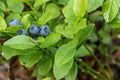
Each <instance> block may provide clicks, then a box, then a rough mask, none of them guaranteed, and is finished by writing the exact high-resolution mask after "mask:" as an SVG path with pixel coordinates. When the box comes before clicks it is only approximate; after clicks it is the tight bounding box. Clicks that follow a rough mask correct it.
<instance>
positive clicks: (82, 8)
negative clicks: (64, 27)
mask: <svg viewBox="0 0 120 80" xmlns="http://www.w3.org/2000/svg"><path fill="white" fill-rule="evenodd" d="M86 10H87V0H74V4H73V11H74V14H75V16H76V17H77V18H82V17H83V16H84V15H85V13H86Z"/></svg>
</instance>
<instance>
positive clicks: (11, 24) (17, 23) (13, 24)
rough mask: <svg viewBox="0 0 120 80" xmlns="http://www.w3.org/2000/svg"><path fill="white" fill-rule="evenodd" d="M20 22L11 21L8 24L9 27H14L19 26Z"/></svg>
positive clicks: (16, 20)
mask: <svg viewBox="0 0 120 80" xmlns="http://www.w3.org/2000/svg"><path fill="white" fill-rule="evenodd" d="M20 24H21V23H20V21H19V20H18V19H12V20H11V21H10V22H9V26H16V25H20Z"/></svg>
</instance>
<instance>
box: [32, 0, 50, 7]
mask: <svg viewBox="0 0 120 80" xmlns="http://www.w3.org/2000/svg"><path fill="white" fill-rule="evenodd" d="M48 1H49V0H35V4H34V7H35V8H37V7H38V6H40V5H42V4H43V3H46V2H48Z"/></svg>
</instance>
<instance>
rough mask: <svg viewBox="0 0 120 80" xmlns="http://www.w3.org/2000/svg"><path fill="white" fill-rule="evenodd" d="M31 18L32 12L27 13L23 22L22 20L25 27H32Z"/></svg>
mask: <svg viewBox="0 0 120 80" xmlns="http://www.w3.org/2000/svg"><path fill="white" fill-rule="evenodd" d="M30 18H32V17H31V16H30V14H26V15H25V16H23V17H22V19H21V22H22V24H23V26H24V27H25V29H28V28H29V27H30V25H31V22H30Z"/></svg>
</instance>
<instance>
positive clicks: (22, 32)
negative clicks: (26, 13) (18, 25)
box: [17, 29, 28, 35]
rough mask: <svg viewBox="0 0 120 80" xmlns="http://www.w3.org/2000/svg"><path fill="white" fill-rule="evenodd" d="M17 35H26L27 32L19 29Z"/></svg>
mask: <svg viewBox="0 0 120 80" xmlns="http://www.w3.org/2000/svg"><path fill="white" fill-rule="evenodd" d="M17 35H28V32H27V31H26V30H25V29H20V30H18V31H17Z"/></svg>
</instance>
